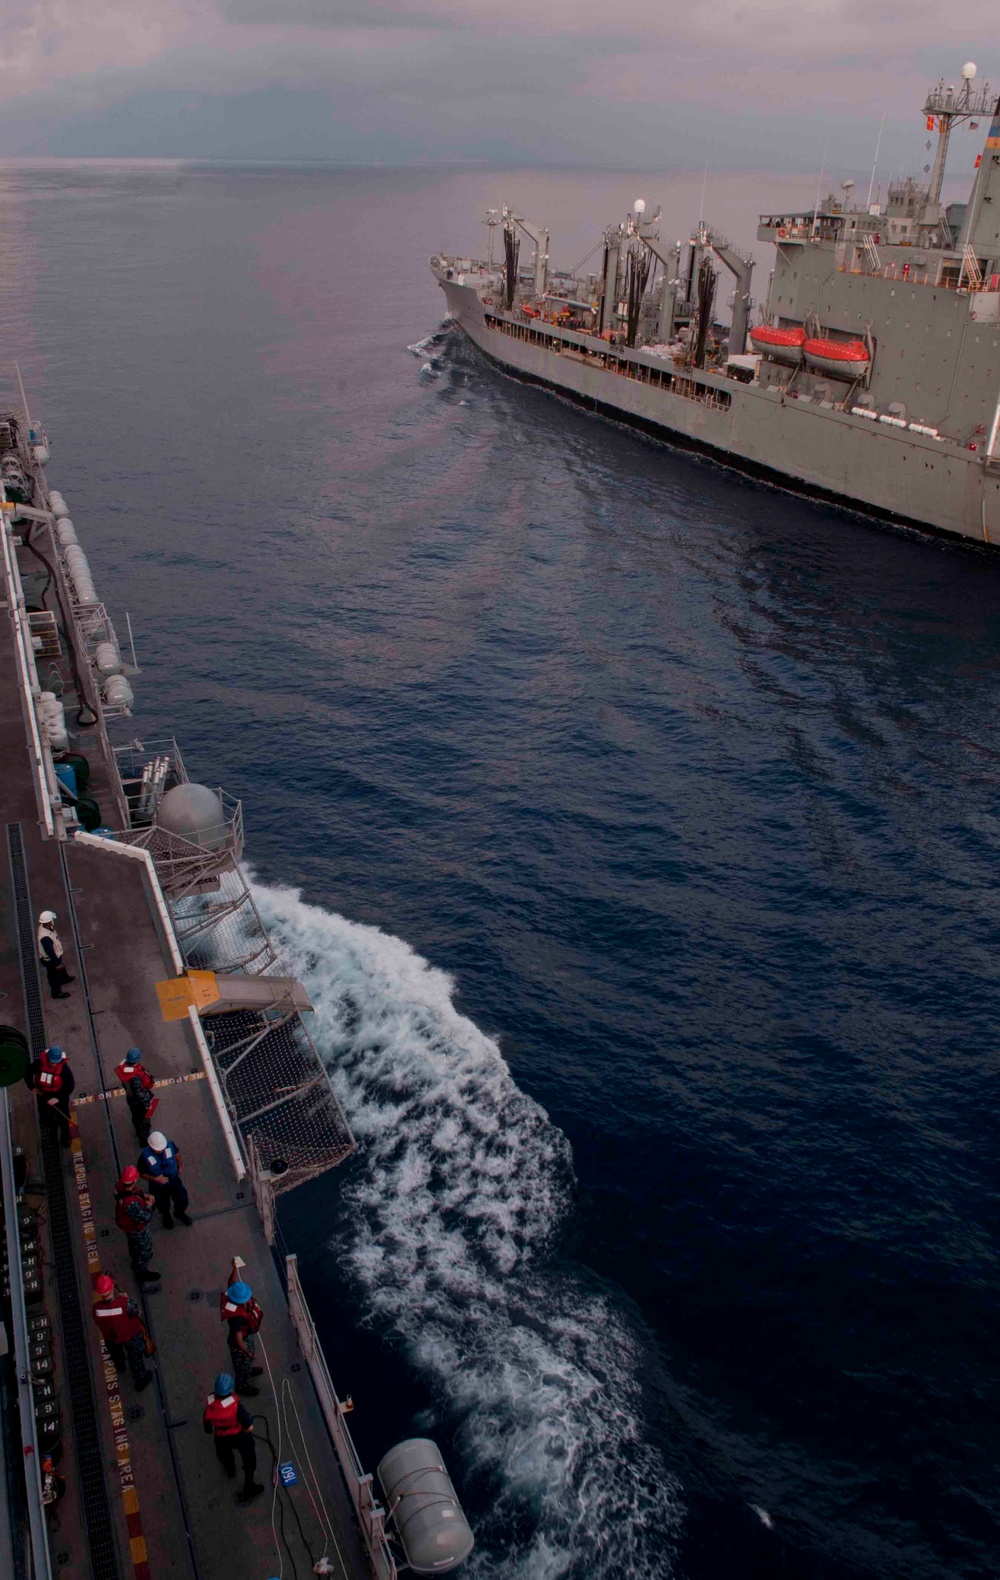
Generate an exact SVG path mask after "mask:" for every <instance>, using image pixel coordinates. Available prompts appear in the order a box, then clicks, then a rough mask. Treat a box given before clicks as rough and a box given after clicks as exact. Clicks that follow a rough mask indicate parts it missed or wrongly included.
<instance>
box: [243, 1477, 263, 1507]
mask: <svg viewBox="0 0 1000 1580" xmlns="http://www.w3.org/2000/svg"><path fill="white" fill-rule="evenodd" d="M263 1491H264V1488H263V1487H262V1486H261V1484H260V1482H259V1481H254V1482H251V1484H250V1486H249V1487H244V1488H243V1491H242V1492H241V1493H240V1494H239V1501H240V1503H252V1502H253V1500H254V1498H259V1497H260V1495H261V1493H262V1492H263Z"/></svg>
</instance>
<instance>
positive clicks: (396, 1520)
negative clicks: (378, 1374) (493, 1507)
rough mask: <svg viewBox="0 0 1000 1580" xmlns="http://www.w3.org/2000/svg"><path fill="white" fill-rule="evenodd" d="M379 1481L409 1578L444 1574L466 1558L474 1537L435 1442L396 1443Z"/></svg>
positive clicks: (415, 1439)
mask: <svg viewBox="0 0 1000 1580" xmlns="http://www.w3.org/2000/svg"><path fill="white" fill-rule="evenodd" d="M378 1479H379V1481H380V1482H381V1483H382V1491H383V1492H384V1494H385V1501H386V1503H387V1505H388V1508H389V1514H390V1515H391V1517H392V1521H393V1524H394V1525H395V1527H396V1532H397V1534H398V1536H399V1540H400V1542H401V1543H402V1545H403V1551H404V1553H405V1554H406V1561H407V1563H408V1564H409V1566H410V1568H411V1569H412V1570H413V1572H414V1574H418V1575H436V1574H447V1573H448V1572H449V1570H451V1569H454V1568H456V1567H457V1566H458V1564H460V1563H461V1562H462V1561H463V1559H465V1558H468V1556H469V1554H470V1553H471V1551H472V1549H473V1547H474V1545H475V1538H474V1537H473V1534H472V1531H471V1530H470V1529H469V1522H468V1520H467V1519H466V1518H465V1515H464V1514H463V1513H462V1508H461V1505H460V1503H459V1501H458V1498H457V1497H456V1496H455V1489H454V1487H453V1486H452V1484H451V1477H450V1476H449V1475H448V1472H447V1471H446V1470H445V1468H444V1464H443V1462H442V1459H441V1451H440V1449H439V1448H438V1446H437V1444H436V1443H433V1442H432V1441H431V1439H430V1438H429V1437H408V1438H407V1439H406V1441H405V1442H403V1443H397V1444H396V1447H395V1448H390V1450H389V1452H388V1454H386V1455H385V1457H384V1458H383V1460H382V1462H381V1463H380V1465H379V1467H378Z"/></svg>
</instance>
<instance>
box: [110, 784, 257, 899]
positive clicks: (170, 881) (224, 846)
mask: <svg viewBox="0 0 1000 1580" xmlns="http://www.w3.org/2000/svg"><path fill="white" fill-rule="evenodd" d="M123 788H125V789H126V795H128V787H123ZM216 794H217V795H218V797H219V799H220V801H221V802H222V810H223V820H222V822H221V823H219V824H217V825H216V826H214V827H211V828H205V829H202V830H201V831H200V834H199V840H200V843H199V842H197V841H195V840H191V839H185V838H184V837H183V835H181V834H175V833H172V832H171V830H170V829H166V828H161V827H160V825H159V824H158V823H149V824H147V825H146V826H145V827H139V828H131V829H126V830H124V831H123V832H122V833H120V834H118V835H117V836H116V837H117V838H118V839H120V840H121V841H122V843H123V844H125V845H135V846H137V847H138V848H139V849H140V850H148V851H149V854H150V855H151V856H152V858H153V864H154V866H155V867H156V874H157V877H158V878H159V880H160V883H161V884H162V885H163V890H164V893H165V894H166V895H167V896H168V898H169V899H171V900H179V899H182V898H183V897H184V896H185V895H187V894H192V893H194V892H196V891H197V890H198V889H200V888H202V887H204V886H206V885H208V884H209V883H212V884H213V885H214V881H215V879H217V878H218V877H220V875H221V874H222V873H223V872H227V871H230V870H231V869H232V868H233V867H235V866H236V864H237V863H238V861H239V859H240V856H241V855H242V854H243V803H242V802H241V801H237V800H236V799H235V798H234V797H233V796H231V795H228V794H227V793H226V792H225V791H224V790H222V789H221V788H219V789H217V791H216Z"/></svg>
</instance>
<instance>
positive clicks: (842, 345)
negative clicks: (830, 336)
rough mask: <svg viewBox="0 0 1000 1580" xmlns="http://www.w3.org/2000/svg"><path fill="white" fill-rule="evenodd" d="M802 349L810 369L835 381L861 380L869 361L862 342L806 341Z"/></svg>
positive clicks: (866, 350)
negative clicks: (812, 368) (819, 371)
mask: <svg viewBox="0 0 1000 1580" xmlns="http://www.w3.org/2000/svg"><path fill="white" fill-rule="evenodd" d="M802 349H803V350H804V352H805V356H806V361H807V362H808V363H809V364H810V365H811V366H812V367H814V368H819V369H820V370H821V371H822V372H823V373H832V374H833V376H834V378H836V379H860V378H863V377H864V375H865V374H866V373H867V371H868V364H869V362H870V361H871V358H870V357H869V355H868V347H867V346H866V345H865V343H864V341H863V340H822V339H815V340H807V341H806V342H805V344H804V345H803V348H802Z"/></svg>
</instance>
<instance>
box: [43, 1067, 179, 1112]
mask: <svg viewBox="0 0 1000 1580" xmlns="http://www.w3.org/2000/svg"><path fill="white" fill-rule="evenodd" d="M204 1079H205V1072H204V1070H192V1072H191V1074H190V1075H172V1076H170V1078H169V1079H168V1080H166V1081H154V1082H153V1090H154V1092H159V1091H160V1090H161V1089H162V1088H163V1087H164V1086H183V1085H184V1084H185V1083H186V1082H188V1081H203V1080H204ZM124 1096H125V1088H124V1086H110V1087H109V1088H108V1090H107V1091H106V1092H89V1093H88V1094H87V1096H86V1097H71V1098H70V1100H69V1105H70V1107H71V1108H85V1107H86V1106H87V1104H88V1103H102V1102H103V1101H104V1099H105V1098H106V1097H124Z"/></svg>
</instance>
